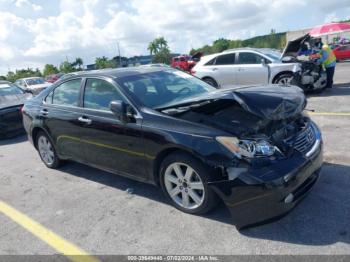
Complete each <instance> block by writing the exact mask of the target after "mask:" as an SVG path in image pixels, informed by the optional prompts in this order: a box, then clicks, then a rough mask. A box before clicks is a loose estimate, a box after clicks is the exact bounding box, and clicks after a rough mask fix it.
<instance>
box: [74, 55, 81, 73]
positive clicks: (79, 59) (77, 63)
mask: <svg viewBox="0 0 350 262" xmlns="http://www.w3.org/2000/svg"><path fill="white" fill-rule="evenodd" d="M74 65H75V66H78V69H79V70H81V66H82V65H83V59H81V58H80V57H77V58H75V62H74Z"/></svg>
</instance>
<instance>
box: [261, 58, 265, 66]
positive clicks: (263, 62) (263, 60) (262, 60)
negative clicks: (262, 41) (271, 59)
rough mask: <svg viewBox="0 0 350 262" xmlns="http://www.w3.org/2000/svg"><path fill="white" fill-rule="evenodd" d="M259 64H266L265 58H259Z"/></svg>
mask: <svg viewBox="0 0 350 262" xmlns="http://www.w3.org/2000/svg"><path fill="white" fill-rule="evenodd" d="M261 64H262V65H263V66H266V60H265V59H264V58H261Z"/></svg>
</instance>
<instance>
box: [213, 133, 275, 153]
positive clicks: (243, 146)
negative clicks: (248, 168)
mask: <svg viewBox="0 0 350 262" xmlns="http://www.w3.org/2000/svg"><path fill="white" fill-rule="evenodd" d="M216 140H217V141H218V142H219V143H220V144H222V145H223V146H224V147H226V148H227V149H228V150H229V151H231V152H232V153H233V154H235V155H236V156H237V157H239V158H241V157H242V156H245V157H249V158H252V157H254V156H272V155H273V154H274V153H275V151H276V147H275V146H272V145H271V144H270V143H269V142H268V141H266V140H239V139H238V138H236V137H228V136H218V137H216Z"/></svg>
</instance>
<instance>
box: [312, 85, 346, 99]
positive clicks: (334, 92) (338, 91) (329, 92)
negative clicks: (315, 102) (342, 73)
mask: <svg viewBox="0 0 350 262" xmlns="http://www.w3.org/2000/svg"><path fill="white" fill-rule="evenodd" d="M348 95H350V83H341V84H334V86H333V88H332V89H325V90H324V91H322V92H321V93H317V92H314V93H312V92H310V93H308V94H307V97H330V96H348Z"/></svg>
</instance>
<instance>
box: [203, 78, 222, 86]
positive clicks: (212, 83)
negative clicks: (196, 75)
mask: <svg viewBox="0 0 350 262" xmlns="http://www.w3.org/2000/svg"><path fill="white" fill-rule="evenodd" d="M203 81H204V82H206V83H207V84H209V85H211V86H213V87H215V88H218V87H219V85H218V83H216V81H215V80H214V79H213V78H211V77H204V78H203Z"/></svg>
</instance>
